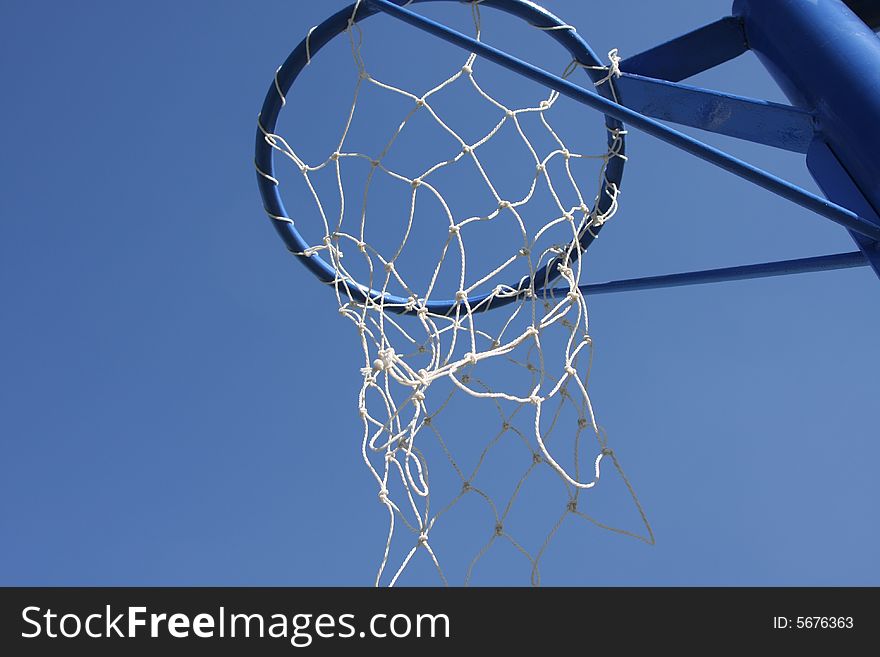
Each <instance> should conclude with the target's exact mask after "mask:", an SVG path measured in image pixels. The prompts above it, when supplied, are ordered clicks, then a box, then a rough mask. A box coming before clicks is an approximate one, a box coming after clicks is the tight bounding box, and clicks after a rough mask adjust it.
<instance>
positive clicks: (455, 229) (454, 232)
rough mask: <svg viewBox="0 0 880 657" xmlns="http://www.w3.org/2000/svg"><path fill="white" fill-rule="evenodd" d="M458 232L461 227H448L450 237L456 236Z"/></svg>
mask: <svg viewBox="0 0 880 657" xmlns="http://www.w3.org/2000/svg"><path fill="white" fill-rule="evenodd" d="M460 232H461V226H458V225H455V224H453V225H452V226H450V227H449V234H450V235H458V234H459V233H460Z"/></svg>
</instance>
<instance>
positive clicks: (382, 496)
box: [378, 486, 388, 505]
mask: <svg viewBox="0 0 880 657" xmlns="http://www.w3.org/2000/svg"><path fill="white" fill-rule="evenodd" d="M378 497H379V501H380V502H381V503H382V504H385V505H387V504H388V489H387V488H385V487H384V486H383V487H382V488H380V489H379V495H378Z"/></svg>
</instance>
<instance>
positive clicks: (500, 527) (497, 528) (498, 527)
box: [495, 522, 504, 536]
mask: <svg viewBox="0 0 880 657" xmlns="http://www.w3.org/2000/svg"><path fill="white" fill-rule="evenodd" d="M503 535H504V525H502V524H501V523H500V522H499V523H497V524H496V525H495V536H503Z"/></svg>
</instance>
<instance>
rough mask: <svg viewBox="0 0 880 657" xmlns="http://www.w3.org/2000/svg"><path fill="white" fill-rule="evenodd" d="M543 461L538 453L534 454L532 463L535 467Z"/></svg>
mask: <svg viewBox="0 0 880 657" xmlns="http://www.w3.org/2000/svg"><path fill="white" fill-rule="evenodd" d="M543 460H544V459H543V458H542V457H541V455H540V454H538V452H534V453H533V454H532V463H534V464H535V465H538V464H539V463H540V462H541V461H543Z"/></svg>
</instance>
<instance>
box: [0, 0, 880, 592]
mask: <svg viewBox="0 0 880 657" xmlns="http://www.w3.org/2000/svg"><path fill="white" fill-rule="evenodd" d="M344 4H345V3H343V2H338V1H337V0H321V1H315V2H312V1H309V2H306V1H304V0H296V1H294V0H287V1H285V2H281V1H276V0H267V1H264V2H260V3H245V2H225V3H216V2H206V1H196V0H192V1H189V2H183V3H181V2H166V1H161V2H153V3H149V4H143V3H131V2H127V3H118V2H98V1H93V2H89V3H60V2H53V3H46V2H24V1H21V0H12V1H8V2H4V3H2V5H0V25H2V27H0V31H2V39H0V71H2V79H3V81H4V94H3V95H4V101H3V103H2V104H0V135H2V143H3V146H4V147H3V153H2V156H0V157H2V173H3V175H2V178H0V181H2V182H0V188H2V194H0V218H2V225H3V239H2V240H0V299H2V305H0V336H2V341H0V345H2V346H0V450H2V451H0V584H4V585H74V584H81V585H159V584H180V585H190V584H204V585H224V584H227V585H246V584H253V585H258V584H263V585H274V584H279V585H349V584H355V585H367V584H370V583H372V580H373V577H374V574H375V569H376V566H377V564H378V561H379V558H380V556H381V550H382V546H383V541H384V536H385V531H386V524H385V523H386V515H385V511H384V509H383V508H382V507H381V506H380V505H379V504H378V503H377V502H376V494H375V485H374V482H373V481H372V480H371V478H370V476H369V474H368V472H367V470H366V468H365V467H364V464H363V462H362V460H361V455H360V436H361V433H360V432H361V429H360V420H359V417H358V414H357V409H356V401H355V395H356V393H357V389H358V387H359V385H360V377H359V374H358V372H357V368H358V367H359V366H360V360H359V358H360V356H359V347H358V344H357V342H356V336H355V334H354V332H353V331H352V329H351V326H350V325H349V324H348V323H347V322H344V321H342V320H340V318H339V317H338V315H337V313H336V305H335V299H334V298H333V296H332V294H331V292H330V290H328V289H327V288H325V287H323V286H320V285H318V284H317V283H316V282H315V281H314V280H313V279H312V278H311V276H310V275H309V274H308V273H307V272H306V271H305V270H304V269H303V268H302V267H301V266H300V265H299V264H298V263H297V262H295V261H294V258H293V257H292V256H290V254H288V253H287V252H286V251H285V249H284V248H283V246H282V245H281V244H280V242H279V241H278V239H277V237H276V235H275V233H274V230H273V229H272V227H271V225H270V223H269V221H268V220H267V219H266V217H265V215H264V214H263V212H262V210H261V206H260V199H259V196H258V194H257V190H256V185H255V179H254V178H255V177H254V171H253V140H254V131H255V119H256V114H257V111H258V109H259V107H260V105H261V103H262V99H263V96H264V94H265V93H266V89H267V88H268V87H269V85H270V83H271V81H272V74H273V72H274V70H275V68H276V66H277V65H278V64H279V63H280V62H281V61H283V59H284V58H285V57H286V56H287V54H288V52H289V51H290V50H291V49H292V48H293V47H294V46H295V45H296V44H297V43H298V42H299V40H300V39H301V38H302V37H303V36H304V35H305V34H306V32H307V31H308V29H309V27H311V26H312V25H315V24H316V23H318V22H320V21H321V20H323V19H324V18H325V17H327V16H329V15H330V14H331V13H333V12H335V11H336V10H338V9H340V8H342V7H343V6H344ZM444 4H445V3H444ZM544 4H545V6H546V7H548V8H549V9H550V10H552V11H554V12H556V13H557V14H559V15H560V16H561V17H562V18H564V19H565V20H566V21H568V22H569V23H572V24H574V25H576V26H577V27H578V29H579V31H580V32H581V34H583V35H584V36H585V38H586V39H587V40H588V41H589V42H590V43H591V45H592V46H593V48H594V50H595V51H596V52H597V53H600V54H602V55H604V53H606V52H607V51H608V50H610V49H611V48H614V47H616V48H619V49H620V52H621V54H622V55H623V56H628V55H632V54H635V53H636V52H639V51H641V50H644V49H646V48H648V47H650V46H653V45H655V44H657V43H660V42H662V41H665V40H667V39H669V38H672V37H675V36H677V35H679V34H681V33H683V32H686V31H689V30H691V29H694V28H696V27H699V26H701V25H703V24H705V23H707V22H709V21H712V20H715V19H716V18H719V17H721V16H723V15H726V14H727V12H728V11H729V6H728V2H726V0H712V1H708V0H707V1H704V2H692V1H685V0H676V1H670V2H662V3H659V2H658V3H650V2H641V1H636V0H626V1H624V0H619V1H616V2H605V3H593V2H590V3H586V2H576V1H574V0H547V1H546V2H545V3H544ZM426 13H431V15H432V16H435V17H438V18H446V19H448V21H449V22H450V23H451V24H454V25H456V26H461V27H466V26H467V17H468V14H467V9H466V8H464V7H461V6H459V5H457V4H455V3H453V4H451V6H448V7H443V8H440V9H437V8H431V9H429V10H426ZM484 18H485V19H486V21H487V24H489V21H490V19H491V13H490V12H489V11H485V12H484ZM504 24H505V25H506V24H507V23H504ZM488 36H489V35H488V34H487V38H488ZM503 36H504V35H499V37H503ZM538 36H539V37H543V36H544V35H538ZM365 38H366V39H367V40H368V42H371V43H374V44H381V45H382V46H383V47H384V48H385V49H386V51H387V52H389V53H392V54H395V53H396V54H397V59H398V61H397V66H398V68H399V69H401V70H403V69H408V70H409V73H408V74H409V75H411V76H412V78H411V79H424V77H421V78H420V77H419V76H418V75H417V74H418V73H420V72H423V71H424V69H426V68H430V66H431V65H433V64H434V63H436V62H433V60H432V61H428V55H427V54H426V53H429V52H433V50H430V49H431V48H434V49H436V44H434V45H431V46H421V45H420V44H424V43H425V42H424V40H423V39H422V37H421V36H417V35H415V34H414V32H413V30H412V28H410V27H407V26H404V25H401V24H397V23H396V22H395V21H393V20H392V19H390V18H386V17H381V16H380V17H376V18H373V19H370V21H369V22H368V23H367V24H366V25H365ZM489 40H490V41H491V39H489ZM501 41H503V39H502V38H499V45H503V44H501V43H500V42H501ZM545 42H546V43H549V41H546V37H545V40H543V41H542V40H541V39H537V40H535V41H534V42H532V41H523V42H521V43H517V44H514V45H517V46H518V47H519V48H520V50H519V53H520V54H523V55H525V56H528V57H530V58H531V59H534V60H535V61H539V62H540V63H542V64H544V63H547V65H548V66H552V67H554V70H561V69H562V68H563V67H564V66H565V64H566V63H567V59H566V57H565V54H564V53H563V52H561V51H560V50H559V49H558V48H555V47H554V48H551V49H549V50H547V51H545V50H543V49H541V48H540V47H539V45H541V44H544V43H545ZM508 43H509V40H508ZM533 44H536V45H533ZM422 48H424V49H422ZM438 52H440V50H438ZM442 52H443V53H447V54H450V53H453V59H450V60H449V62H450V63H451V66H452V67H453V70H454V67H455V66H458V65H459V60H460V59H461V55H460V54H459V53H454V51H452V50H449V49H446V50H442ZM315 63H316V64H317V63H318V62H317V59H316V62H315ZM321 65H322V66H327V67H328V68H327V69H326V70H328V71H330V70H332V68H333V67H334V66H338V67H340V68H339V70H343V67H344V66H346V65H347V66H348V67H349V68H348V69H344V70H347V71H348V73H350V72H351V68H350V66H351V64H350V56H349V55H347V53H346V52H345V49H344V48H339V49H336V50H332V51H328V54H327V56H326V59H324V60H322V61H321ZM486 66H487V68H488V65H486ZM350 82H351V79H350V75H349V76H348V77H346V76H334V75H327V76H324V77H321V76H319V75H318V74H317V73H314V74H311V76H310V77H309V78H308V79H305V80H304V83H303V84H304V85H306V86H305V87H304V89H305V91H304V93H307V94H309V95H308V96H307V97H306V96H304V97H303V101H302V102H298V103H296V105H295V107H294V109H293V110H292V111H296V112H297V113H298V114H297V116H296V120H295V121H291V122H289V123H287V124H285V125H286V127H287V130H288V131H287V134H288V135H289V136H290V135H295V136H296V138H297V139H300V140H301V143H302V148H304V149H306V150H309V149H312V150H313V152H315V153H317V152H319V151H320V149H321V148H322V143H319V141H318V139H319V138H318V136H317V135H313V134H312V127H311V126H312V124H311V123H310V120H312V119H314V120H315V121H317V122H318V123H319V124H320V123H321V121H323V120H324V119H326V117H328V116H333V114H332V112H331V111H328V110H325V109H322V108H323V107H324V105H322V104H321V103H322V102H324V103H326V104H327V107H335V108H336V110H338V109H339V108H340V105H339V103H340V102H342V101H341V99H346V98H348V96H349V92H350V89H351V85H350ZM692 82H693V83H695V84H702V85H705V86H710V87H713V88H718V89H723V90H727V91H731V92H735V93H740V94H743V95H748V96H754V97H759V98H766V99H769V100H775V101H780V102H784V98H783V97H782V95H781V93H780V92H779V91H778V90H777V89H776V88H775V86H774V84H773V82H772V80H770V79H769V77H768V76H767V75H766V73H765V72H764V71H763V69H762V68H761V66H760V65H759V64H758V62H757V61H756V60H755V59H754V57H753V56H752V55H750V54H747V55H745V56H743V57H741V58H739V59H738V60H736V61H734V62H731V63H728V64H726V65H724V66H723V67H721V68H719V69H718V70H716V71H712V72H709V73H706V74H702V75H700V76H698V77H697V78H695V79H694V80H692ZM309 85H311V86H309ZM365 111H366V112H368V113H367V114H366V116H365V118H364V120H365V121H367V122H368V124H369V123H370V122H372V121H375V122H376V123H377V124H378V123H380V122H381V120H382V119H383V118H388V117H386V116H384V115H382V114H380V113H378V112H379V111H378V110H370V109H369V108H367V109H366V110H365ZM370 111H374V112H376V114H375V115H373V116H371V115H370V114H369V112H370ZM322 117H323V118H322ZM560 121H561V123H562V125H565V126H566V129H567V131H568V134H574V135H577V134H578V131H579V122H580V121H583V125H584V126H585V127H584V130H585V131H586V130H589V134H591V135H593V134H596V133H597V131H601V117H600V116H599V115H597V114H596V113H595V112H593V111H592V110H588V109H580V108H577V107H575V106H574V104H573V103H568V105H567V106H566V107H565V108H563V109H561V118H560ZM297 122H298V123H297ZM297 125H301V126H304V128H307V129H303V130H299V131H298V130H297V129H296V126H297ZM586 126H589V128H587V127H586ZM693 134H699V133H698V132H697V131H694V132H693ZM699 136H701V137H705V138H707V140H709V141H711V143H713V144H716V145H720V146H721V147H723V148H727V149H729V150H730V151H731V152H733V153H735V154H737V155H739V156H742V157H744V158H746V159H748V160H750V161H752V162H754V163H756V164H759V165H761V166H765V167H767V168H768V169H770V170H772V171H773V172H775V173H777V174H780V175H782V176H783V177H786V178H788V179H790V180H792V181H795V182H797V183H799V184H803V185H804V186H806V187H807V188H808V189H811V190H815V189H816V187H815V185H813V183H812V182H811V181H810V179H809V175H808V173H807V172H806V169H805V167H804V165H803V162H802V158H801V157H800V156H797V155H795V154H791V153H786V152H781V151H774V150H772V149H767V148H762V147H757V146H752V145H749V144H744V143H738V142H736V141H734V140H730V139H725V138H718V137H714V136H711V135H702V134H699ZM630 137H631V138H630V141H629V144H628V150H629V153H630V155H631V160H630V162H629V163H628V165H627V171H626V175H625V180H624V186H623V195H622V197H621V203H622V209H621V211H620V213H619V214H618V215H617V216H616V217H615V218H614V220H613V224H609V226H608V227H607V229H606V230H607V232H605V233H603V235H602V237H601V239H600V240H599V241H598V242H597V244H595V245H594V247H592V248H591V249H590V254H589V255H590V257H589V266H590V269H589V271H588V275H587V279H588V280H590V281H600V280H610V279H613V278H618V277H631V276H636V275H647V274H654V273H666V272H671V271H677V270H685V269H693V268H704V267H711V266H726V265H734V264H740V263H747V262H759V261H763V260H770V259H781V258H788V257H799V256H807V255H818V254H824V253H833V252H839V251H851V250H854V245H853V244H852V242H851V240H850V238H849V236H848V235H847V234H846V232H845V231H844V230H843V229H841V228H838V227H837V226H835V225H833V224H831V223H830V222H827V221H824V220H821V219H819V218H817V217H815V216H811V215H810V214H809V213H808V212H807V211H806V210H802V209H800V208H797V207H795V206H793V205H791V204H789V203H787V202H785V201H782V200H781V199H778V198H776V197H774V196H772V195H771V194H769V193H767V192H764V191H762V190H760V189H758V188H754V187H752V186H750V185H749V184H748V183H746V182H743V181H740V180H738V179H735V178H733V177H731V176H730V175H728V174H725V173H724V172H721V171H719V170H714V169H712V168H710V166H709V165H706V164H704V163H702V162H700V161H697V160H694V159H692V158H690V157H689V156H687V155H686V154H683V153H680V152H678V151H676V150H674V149H673V148H671V147H668V146H666V145H663V144H661V143H659V142H656V141H654V140H652V139H651V138H649V137H647V136H644V135H641V134H638V133H632V134H631V135H630ZM594 143H595V142H594ZM325 154H326V153H325ZM878 299H880V282H878V280H877V279H876V277H875V276H874V275H873V274H872V273H871V272H870V270H868V269H855V270H848V271H842V272H833V273H823V274H809V275H802V276H797V277H788V278H780V279H771V280H764V281H751V282H739V283H726V284H721V285H715V286H701V287H694V288H679V289H673V290H664V291H650V292H632V293H626V294H621V295H616V296H601V297H595V298H592V299H589V304H590V306H589V307H590V313H591V322H592V331H593V335H594V338H595V341H596V362H595V367H594V371H593V374H592V379H591V394H592V395H593V399H594V402H595V403H596V407H597V411H598V413H599V416H600V420H601V423H602V425H603V426H604V427H605V428H606V429H607V431H608V434H609V437H610V440H611V443H612V444H613V446H614V448H615V450H616V453H617V454H618V455H619V457H620V459H621V462H622V463H623V465H624V467H625V468H626V471H627V474H628V476H629V478H630V480H631V481H632V482H633V485H634V486H635V488H636V490H637V491H638V493H639V496H640V499H641V501H642V503H643V505H644V507H645V509H646V511H647V513H648V517H649V518H650V521H651V524H652V526H653V529H654V532H655V534H656V538H657V542H656V545H654V546H648V545H645V544H644V543H642V542H639V541H635V540H632V539H628V538H626V537H622V536H619V535H614V534H610V533H608V532H605V531H602V530H600V529H597V528H595V527H592V526H589V525H587V524H585V523H581V524H577V523H575V524H572V525H571V526H566V527H565V528H564V529H563V530H562V531H561V532H560V535H559V536H557V538H556V540H555V541H554V543H553V546H552V549H551V550H550V551H548V553H547V555H546V556H545V557H544V560H543V562H542V574H543V581H544V583H545V584H554V585H868V584H870V585H878V584H880V562H878V550H877V545H878V541H880V523H878V520H877V518H878V513H877V500H878V499H880V484H878V480H877V476H876V472H877V468H876V464H877V463H878V460H880V441H878V440H877V438H878V434H880V432H878V428H877V411H876V409H877V398H878V392H880V385H878V382H877V372H878V371H880V369H878V366H880V356H878V353H877V350H876V348H875V347H874V339H873V338H871V337H870V336H871V335H875V333H876V329H875V327H877V326H878V325H880V303H878ZM459 424H460V429H459V432H458V435H457V436H453V437H452V439H453V440H467V439H469V438H470V437H469V436H468V433H467V426H468V422H467V418H465V419H464V421H462V422H460V423H459ZM609 490H610V491H612V493H613V494H605V497H604V498H599V499H604V500H605V501H606V502H607V504H608V507H607V510H606V511H607V513H609V514H610V515H611V516H612V517H610V518H609V519H610V520H612V521H614V522H616V523H618V524H621V525H622V526H625V527H628V528H632V529H637V528H638V518H637V516H635V515H634V512H633V510H632V509H631V508H630V507H627V506H626V505H623V504H620V505H618V504H616V503H615V502H614V501H613V499H611V498H613V497H614V496H615V495H616V494H617V493H621V492H622V493H624V494H625V491H622V490H621V489H614V488H613V487H612V488H610V489H609ZM615 491H616V492H615ZM533 499H534V500H536V501H534V502H533V503H530V504H532V505H533V506H532V507H529V511H530V513H531V517H533V518H536V519H538V520H535V522H538V521H539V520H540V519H541V518H544V519H545V520H544V521H545V522H547V520H546V519H547V518H554V519H555V517H557V516H558V513H559V511H560V510H561V506H559V507H558V508H557V507H552V508H550V507H548V509H547V510H546V511H545V510H544V509H543V508H542V507H541V506H540V504H539V502H540V501H541V500H543V499H544V498H543V497H542V496H541V495H540V494H537V493H536V497H534V498H533ZM624 501H625V500H624ZM558 504H559V505H563V504H564V500H563V501H561V502H559V503H558ZM618 515H619V517H617V516H618ZM603 517H607V516H603ZM472 529H473V527H472V526H471V525H468V524H467V523H464V522H462V524H461V525H456V524H454V523H453V524H449V525H447V526H445V527H443V531H446V532H448V533H450V534H455V533H456V532H459V533H464V532H467V531H471V530H472ZM489 530H491V527H483V528H481V529H480V530H479V531H483V532H484V533H485V532H486V531H489ZM471 554H472V553H471ZM453 560H454V559H453ZM423 566H424V564H423V563H419V564H416V567H415V568H414V569H413V570H412V572H411V574H409V575H408V576H407V577H404V579H403V580H402V583H404V584H435V583H437V578H436V575H435V574H432V572H431V571H430V569H429V568H425V567H423ZM449 574H450V579H451V581H452V582H453V583H460V582H461V580H462V575H463V573H462V572H461V571H460V570H458V571H453V572H450V573H449ZM528 576H529V569H528V567H527V564H526V563H525V562H524V561H523V560H522V559H521V558H520V557H519V556H518V555H517V554H516V553H515V552H513V551H512V550H498V551H497V552H495V553H490V554H488V555H487V557H486V567H485V569H484V570H482V571H478V574H477V576H475V578H474V583H475V584H501V583H511V584H526V583H528Z"/></svg>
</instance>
